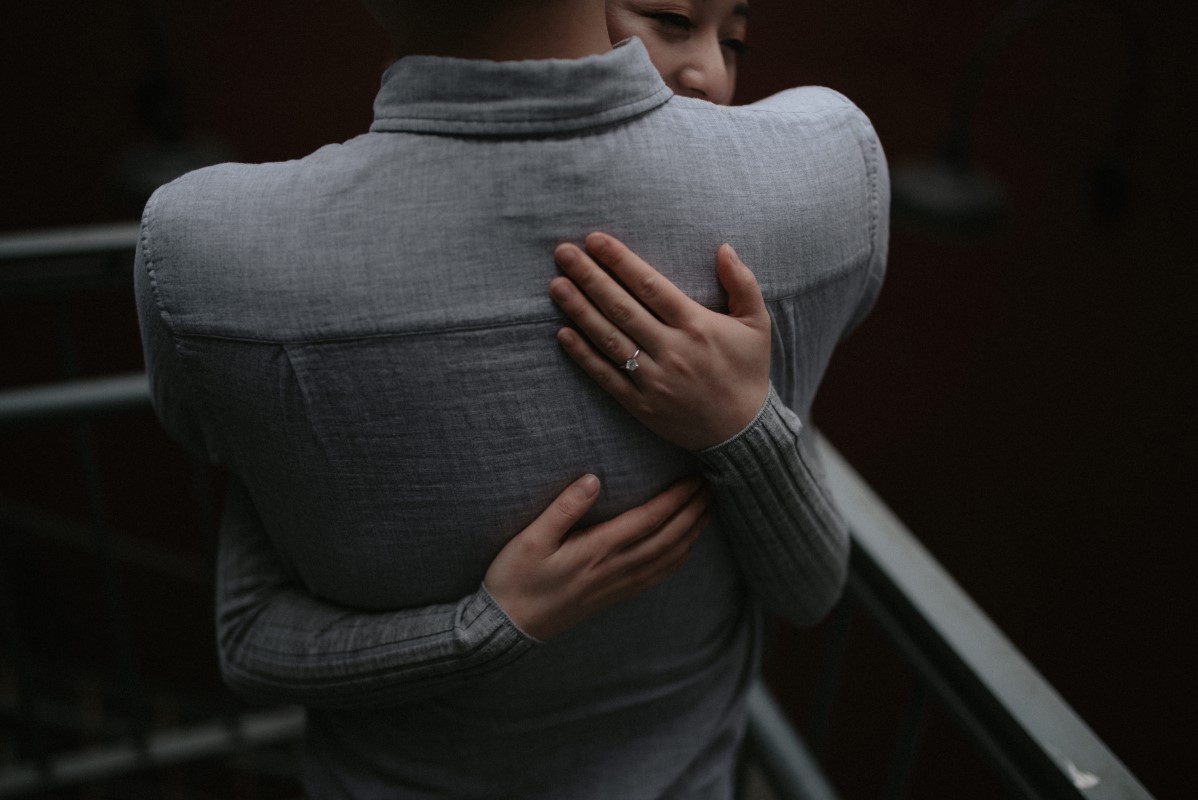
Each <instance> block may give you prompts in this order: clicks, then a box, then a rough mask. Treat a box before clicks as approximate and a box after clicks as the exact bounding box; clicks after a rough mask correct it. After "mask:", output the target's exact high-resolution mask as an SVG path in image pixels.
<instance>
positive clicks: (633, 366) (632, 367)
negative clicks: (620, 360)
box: [623, 347, 641, 372]
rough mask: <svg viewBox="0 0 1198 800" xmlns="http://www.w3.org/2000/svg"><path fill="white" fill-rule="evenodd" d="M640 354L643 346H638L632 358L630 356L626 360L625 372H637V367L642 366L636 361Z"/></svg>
mask: <svg viewBox="0 0 1198 800" xmlns="http://www.w3.org/2000/svg"><path fill="white" fill-rule="evenodd" d="M640 354H641V348H639V347H638V348H637V349H636V352H635V353H633V354H632V358H630V359H628V360H627V361H625V362H624V367H623V369H624V371H625V372H636V370H637V367H639V366H640V364H638V363H636V357H637V356H639V355H640Z"/></svg>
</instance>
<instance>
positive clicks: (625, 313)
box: [607, 301, 634, 324]
mask: <svg viewBox="0 0 1198 800" xmlns="http://www.w3.org/2000/svg"><path fill="white" fill-rule="evenodd" d="M633 314H634V309H633V307H632V304H631V303H627V302H624V301H620V302H617V303H615V304H613V305H612V307H611V310H610V311H609V312H608V314H607V316H608V318H609V319H610V320H611V321H612V322H615V323H616V324H620V323H622V322H628V321H629V320H631V319H632V317H633Z"/></svg>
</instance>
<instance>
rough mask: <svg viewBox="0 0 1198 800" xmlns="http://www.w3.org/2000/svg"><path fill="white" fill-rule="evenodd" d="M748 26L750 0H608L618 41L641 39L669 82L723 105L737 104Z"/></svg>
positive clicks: (612, 34)
mask: <svg viewBox="0 0 1198 800" xmlns="http://www.w3.org/2000/svg"><path fill="white" fill-rule="evenodd" d="M748 25H749V4H748V3H746V2H744V0H607V33H608V35H609V36H610V37H611V40H612V41H613V42H619V41H622V40H624V39H627V38H628V37H629V36H637V37H639V38H640V40H641V41H642V42H644V43H645V49H647V50H648V51H649V58H651V59H652V60H653V66H655V67H657V71H658V72H660V73H661V77H662V78H663V79H664V80H665V82H666V85H668V86H669V87H670V88H671V89H673V90H674V91H675V92H676V93H677V94H680V95H684V96H686V97H701V98H703V99H704V100H710V101H711V102H713V103H717V104H719V105H728V104H729V103H731V102H732V93H733V92H734V91H735V90H736V62H737V59H738V58H739V57H740V56H741V55H742V54H743V53H744V52H745V50H746V47H745V35H746V33H747V30H748Z"/></svg>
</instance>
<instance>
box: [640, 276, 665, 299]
mask: <svg viewBox="0 0 1198 800" xmlns="http://www.w3.org/2000/svg"><path fill="white" fill-rule="evenodd" d="M660 291H661V280H660V276H659V275H645V276H644V277H642V278H641V279H640V280H639V281H637V294H639V295H640V296H641V297H643V298H644V299H646V300H651V299H653V298H655V297H657V295H658V294H659V293H660Z"/></svg>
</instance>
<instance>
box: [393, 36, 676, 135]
mask: <svg viewBox="0 0 1198 800" xmlns="http://www.w3.org/2000/svg"><path fill="white" fill-rule="evenodd" d="M671 95H672V93H671V92H670V90H669V88H668V87H667V86H666V85H665V83H664V82H663V81H662V79H661V76H660V75H658V74H657V70H656V69H654V68H653V64H652V62H650V61H649V54H648V53H647V52H646V51H645V47H644V45H642V44H641V42H640V40H639V39H635V38H634V39H630V40H626V41H624V42H621V43H620V44H618V45H616V46H615V47H613V48H612V49H611V50H610V51H609V52H607V53H603V54H601V55H594V56H587V57H586V58H579V59H546V60H543V61H502V62H497V61H481V60H470V59H461V58H445V57H441V56H406V57H404V58H401V59H399V60H398V61H396V62H395V63H394V64H392V65H391V66H390V67H388V68H387V71H386V72H384V73H383V81H382V88H381V89H380V90H379V93H378V96H377V97H376V98H375V101H374V124H373V125H372V126H371V127H370V129H371V130H372V131H408V132H418V133H441V134H458V135H460V134H467V135H476V136H495V135H499V136H503V135H508V136H510V135H545V134H554V133H567V132H571V131H579V130H584V129H586V128H593V127H596V126H599V125H609V124H613V123H617V122H621V121H623V120H626V119H630V118H632V117H635V116H638V115H640V114H643V113H645V112H647V111H650V110H652V109H654V108H656V107H658V106H660V105H661V104H663V103H665V102H666V101H667V100H669V99H670V97H671Z"/></svg>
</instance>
